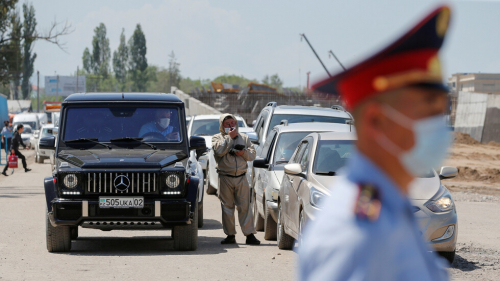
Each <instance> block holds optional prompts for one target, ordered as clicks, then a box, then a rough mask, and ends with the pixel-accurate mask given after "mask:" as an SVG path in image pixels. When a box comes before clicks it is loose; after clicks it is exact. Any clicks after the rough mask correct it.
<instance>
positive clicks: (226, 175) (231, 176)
mask: <svg viewBox="0 0 500 281" xmlns="http://www.w3.org/2000/svg"><path fill="white" fill-rule="evenodd" d="M246 174H247V173H243V174H241V175H238V176H233V175H228V174H219V175H220V176H225V177H230V178H241V177H242V176H244V175H246Z"/></svg>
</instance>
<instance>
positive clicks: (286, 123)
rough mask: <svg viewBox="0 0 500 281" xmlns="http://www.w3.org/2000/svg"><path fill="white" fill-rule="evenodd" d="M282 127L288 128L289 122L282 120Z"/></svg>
mask: <svg viewBox="0 0 500 281" xmlns="http://www.w3.org/2000/svg"><path fill="white" fill-rule="evenodd" d="M280 125H283V126H288V120H286V119H283V120H281V122H280Z"/></svg>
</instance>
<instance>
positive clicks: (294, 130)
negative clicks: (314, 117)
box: [249, 123, 353, 240]
mask: <svg viewBox="0 0 500 281" xmlns="http://www.w3.org/2000/svg"><path fill="white" fill-rule="evenodd" d="M351 130H353V127H351V125H348V124H339V123H294V124H285V125H278V126H275V127H274V128H273V129H272V130H271V132H270V133H269V135H268V137H267V140H266V142H265V143H264V144H263V145H261V146H259V147H258V148H257V158H256V159H255V160H254V161H253V167H254V169H255V179H256V180H255V181H254V183H253V186H252V189H253V200H252V201H253V211H254V223H255V228H256V230H257V231H262V230H264V239H266V240H274V239H276V222H277V221H278V194H279V189H280V185H281V181H282V179H283V175H284V170H283V169H284V166H285V164H287V163H288V161H289V160H290V157H292V154H293V152H294V151H295V148H296V147H297V144H298V143H299V142H300V141H301V140H302V139H303V138H304V137H305V136H307V135H309V134H310V133H312V132H350V131H351ZM249 169H250V167H249Z"/></svg>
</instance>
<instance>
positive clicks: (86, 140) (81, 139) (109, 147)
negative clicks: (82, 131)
mask: <svg viewBox="0 0 500 281" xmlns="http://www.w3.org/2000/svg"><path fill="white" fill-rule="evenodd" d="M72 142H93V143H97V144H100V145H102V146H105V147H107V148H108V149H111V146H109V145H107V144H105V143H102V142H99V141H98V139H96V138H91V139H88V138H79V139H74V140H67V141H64V143H72Z"/></svg>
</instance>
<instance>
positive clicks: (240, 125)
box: [238, 120, 246, 128]
mask: <svg viewBox="0 0 500 281" xmlns="http://www.w3.org/2000/svg"><path fill="white" fill-rule="evenodd" d="M238 127H240V128H245V127H246V126H245V123H243V121H241V120H238Z"/></svg>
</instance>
